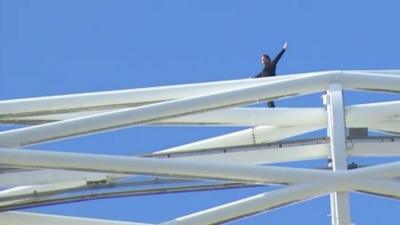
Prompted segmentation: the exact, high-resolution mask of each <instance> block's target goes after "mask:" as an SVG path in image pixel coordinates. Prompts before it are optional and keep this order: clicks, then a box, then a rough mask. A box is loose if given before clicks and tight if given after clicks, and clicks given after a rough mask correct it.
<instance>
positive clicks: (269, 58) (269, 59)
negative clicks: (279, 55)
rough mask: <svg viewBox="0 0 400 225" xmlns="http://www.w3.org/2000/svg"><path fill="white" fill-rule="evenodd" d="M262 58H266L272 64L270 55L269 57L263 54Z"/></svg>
mask: <svg viewBox="0 0 400 225" xmlns="http://www.w3.org/2000/svg"><path fill="white" fill-rule="evenodd" d="M262 57H265V58H266V59H268V61H270V62H271V57H269V55H267V54H263V55H262Z"/></svg>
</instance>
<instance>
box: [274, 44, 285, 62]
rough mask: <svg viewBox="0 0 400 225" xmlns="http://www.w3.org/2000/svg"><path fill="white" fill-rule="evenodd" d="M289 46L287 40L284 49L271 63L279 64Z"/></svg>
mask: <svg viewBox="0 0 400 225" xmlns="http://www.w3.org/2000/svg"><path fill="white" fill-rule="evenodd" d="M287 48H288V43H287V42H285V44H284V45H283V48H282V50H281V51H280V52H279V53H278V55H277V56H276V57H275V58H274V60H272V62H271V64H275V65H276V64H277V63H278V62H279V60H280V59H281V57H282V55H283V53H285V51H286V49H287Z"/></svg>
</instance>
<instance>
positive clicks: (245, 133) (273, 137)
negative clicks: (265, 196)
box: [155, 126, 322, 154]
mask: <svg viewBox="0 0 400 225" xmlns="http://www.w3.org/2000/svg"><path fill="white" fill-rule="evenodd" d="M321 128H322V127H313V126H288V127H270V126H258V127H254V128H249V129H244V130H241V131H237V132H232V133H228V134H224V135H220V136H216V137H212V138H207V139H204V140H200V141H196V142H192V143H189V144H185V145H180V146H177V147H172V148H168V149H164V150H161V151H157V152H155V153H156V154H157V153H176V152H187V151H193V150H198V149H204V148H218V147H230V146H237V145H253V144H261V143H268V142H274V141H279V140H283V139H286V138H289V137H293V136H296V135H300V134H303V133H307V132H310V131H314V130H318V129H321Z"/></svg>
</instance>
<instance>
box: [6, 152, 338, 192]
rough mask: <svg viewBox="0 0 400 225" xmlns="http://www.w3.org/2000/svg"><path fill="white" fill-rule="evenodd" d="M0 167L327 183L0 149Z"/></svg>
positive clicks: (301, 174)
mask: <svg viewBox="0 0 400 225" xmlns="http://www.w3.org/2000/svg"><path fill="white" fill-rule="evenodd" d="M0 164H3V165H8V166H18V167H30V168H47V169H66V170H80V171H94V172H106V173H117V174H147V175H156V176H168V177H171V176H172V177H185V178H204V179H217V180H227V181H233V182H240V183H255V184H261V183H277V184H287V183H296V182H304V181H312V180H315V179H328V177H330V176H333V174H332V173H330V172H329V171H321V170H315V169H299V168H283V167H272V166H268V167H267V166H250V165H234V164H229V163H211V162H193V161H191V160H183V159H168V160H166V159H153V158H142V157H126V156H110V155H93V154H78V153H61V152H46V151H36V150H24V151H16V150H15V149H4V148H3V149H0Z"/></svg>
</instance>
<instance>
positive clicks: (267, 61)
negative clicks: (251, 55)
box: [261, 54, 271, 65]
mask: <svg viewBox="0 0 400 225" xmlns="http://www.w3.org/2000/svg"><path fill="white" fill-rule="evenodd" d="M261 63H262V64H264V65H268V64H270V63H271V58H270V57H269V55H267V54H264V55H262V56H261Z"/></svg>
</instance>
